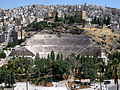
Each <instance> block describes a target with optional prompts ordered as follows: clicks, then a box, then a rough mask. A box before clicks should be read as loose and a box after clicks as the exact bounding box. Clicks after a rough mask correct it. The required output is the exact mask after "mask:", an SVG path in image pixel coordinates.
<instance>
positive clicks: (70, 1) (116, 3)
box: [0, 0, 120, 9]
mask: <svg viewBox="0 0 120 90" xmlns="http://www.w3.org/2000/svg"><path fill="white" fill-rule="evenodd" d="M84 3H89V4H93V5H98V6H108V7H113V8H119V9H120V0H0V8H3V9H9V8H16V7H19V6H26V5H33V4H40V5H53V4H54V5H55V4H64V5H80V4H84Z"/></svg>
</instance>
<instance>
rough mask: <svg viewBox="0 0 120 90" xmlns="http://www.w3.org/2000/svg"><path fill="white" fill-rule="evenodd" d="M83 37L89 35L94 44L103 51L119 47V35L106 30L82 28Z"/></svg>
mask: <svg viewBox="0 0 120 90" xmlns="http://www.w3.org/2000/svg"><path fill="white" fill-rule="evenodd" d="M82 29H83V32H84V34H85V35H90V36H91V37H92V39H93V41H94V42H95V44H97V45H99V46H101V47H102V48H104V49H115V48H116V47H118V46H119V38H120V35H118V34H116V33H114V32H112V30H111V29H108V28H102V29H100V28H82Z"/></svg>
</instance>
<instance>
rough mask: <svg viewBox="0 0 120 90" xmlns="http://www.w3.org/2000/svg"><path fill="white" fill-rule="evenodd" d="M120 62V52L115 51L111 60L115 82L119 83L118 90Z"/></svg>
mask: <svg viewBox="0 0 120 90" xmlns="http://www.w3.org/2000/svg"><path fill="white" fill-rule="evenodd" d="M119 64H120V52H115V53H113V55H112V60H111V62H110V65H111V68H112V71H113V77H114V83H115V84H116V85H117V90H119V84H118V67H119Z"/></svg>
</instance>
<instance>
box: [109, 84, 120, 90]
mask: <svg viewBox="0 0 120 90" xmlns="http://www.w3.org/2000/svg"><path fill="white" fill-rule="evenodd" d="M108 90H117V88H116V86H115V85H114V86H111V87H109V88H108ZM119 90H120V84H119Z"/></svg>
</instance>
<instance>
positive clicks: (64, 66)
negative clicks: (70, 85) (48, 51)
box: [52, 60, 70, 78]
mask: <svg viewBox="0 0 120 90" xmlns="http://www.w3.org/2000/svg"><path fill="white" fill-rule="evenodd" d="M52 70H53V75H60V77H61V78H62V75H63V74H68V73H69V72H70V64H69V63H68V62H67V61H65V60H62V61H60V60H58V61H55V62H54V63H53V64H52Z"/></svg>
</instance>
